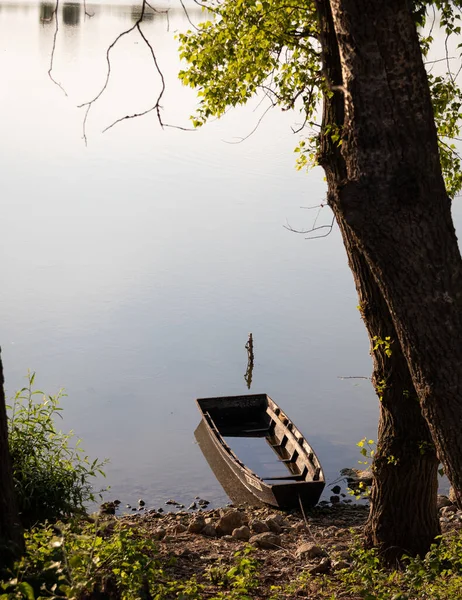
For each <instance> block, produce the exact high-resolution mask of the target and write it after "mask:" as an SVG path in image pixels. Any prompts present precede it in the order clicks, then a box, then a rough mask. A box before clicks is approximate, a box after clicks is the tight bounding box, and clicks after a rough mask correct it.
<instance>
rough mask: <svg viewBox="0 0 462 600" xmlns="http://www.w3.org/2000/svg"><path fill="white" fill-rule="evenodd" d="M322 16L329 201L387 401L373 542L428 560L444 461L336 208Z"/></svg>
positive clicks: (390, 552)
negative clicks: (389, 342) (388, 344)
mask: <svg viewBox="0 0 462 600" xmlns="http://www.w3.org/2000/svg"><path fill="white" fill-rule="evenodd" d="M318 15H319V18H320V31H321V42H322V47H323V59H324V72H325V77H326V80H327V82H328V87H329V88H330V89H328V90H327V93H326V94H325V98H324V115H323V127H322V135H321V139H320V152H319V157H318V158H319V162H320V164H321V165H322V166H324V169H325V171H326V176H327V181H328V186H329V201H330V204H331V206H332V208H333V210H334V213H335V214H336V217H337V222H338V224H339V227H340V231H341V233H342V236H343V240H344V244H345V248H346V250H347V255H348V261H349V265H350V268H351V270H352V272H353V276H354V280H355V284H356V288H357V291H358V296H359V300H360V310H361V314H362V317H363V319H364V322H365V324H366V327H367V330H368V333H369V337H370V340H371V348H372V351H371V353H372V355H373V359H374V375H373V381H374V385H375V388H376V391H377V395H378V396H379V398H380V400H381V402H380V421H379V429H378V442H377V453H376V456H375V459H374V463H373V473H374V483H373V487H372V494H371V511H370V516H369V520H368V523H367V526H366V544H367V545H368V546H375V547H378V548H379V549H380V550H381V552H382V555H383V556H384V558H385V559H386V560H387V561H388V562H393V561H394V560H396V559H398V558H399V557H400V556H401V555H402V554H403V553H407V554H424V553H425V552H426V551H427V550H428V549H429V547H430V545H431V543H432V542H433V541H434V539H435V537H436V536H437V535H438V534H439V531H440V530H439V521H438V518H437V512H436V495H437V466H438V461H437V458H436V453H435V449H434V446H433V443H432V439H431V436H430V432H429V429H428V426H427V424H426V422H425V420H424V418H423V417H422V414H421V411H420V407H419V403H418V400H417V396H416V392H415V389H414V386H413V382H412V379H411V375H410V372H409V368H408V365H407V362H406V359H405V357H404V356H403V354H402V352H401V348H400V346H399V344H397V343H395V344H392V347H391V348H390V350H391V353H390V352H389V351H388V352H385V351H384V349H385V345H384V344H382V345H381V344H377V340H383V341H385V338H386V337H388V336H389V337H390V338H391V339H395V338H396V332H395V328H394V324H393V320H392V317H391V315H390V311H389V309H388V306H387V304H386V302H385V301H384V298H383V296H382V293H381V290H380V289H379V287H378V285H377V283H376V281H375V279H374V277H373V275H372V272H371V270H370V267H369V264H368V263H367V261H366V259H365V257H364V255H363V253H362V251H361V248H360V246H358V243H357V241H356V238H355V236H354V234H353V232H352V230H351V228H350V227H349V225H348V224H347V223H346V222H345V220H344V219H343V215H342V213H341V212H340V211H339V210H338V207H337V204H336V202H332V192H331V190H332V189H334V190H336V189H337V186H338V185H339V182H343V181H345V180H346V178H347V168H346V162H345V160H344V158H343V156H342V152H341V150H342V146H339V145H338V144H337V143H335V142H334V141H333V139H332V133H336V132H341V131H342V130H343V123H344V114H345V113H344V103H343V94H342V92H341V83H342V72H341V62H340V55H339V48H338V44H337V39H336V33H335V30H334V27H333V20H332V13H331V11H330V6H329V4H328V2H321V1H320V2H318ZM388 354H390V355H389V356H388Z"/></svg>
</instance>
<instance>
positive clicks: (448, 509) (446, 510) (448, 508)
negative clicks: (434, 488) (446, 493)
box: [440, 504, 457, 517]
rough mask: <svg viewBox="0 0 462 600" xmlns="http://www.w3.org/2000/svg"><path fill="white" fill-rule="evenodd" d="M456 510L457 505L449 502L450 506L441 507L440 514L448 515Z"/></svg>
mask: <svg viewBox="0 0 462 600" xmlns="http://www.w3.org/2000/svg"><path fill="white" fill-rule="evenodd" d="M455 512H457V506H454V505H452V504H451V506H443V508H442V509H441V510H440V514H441V515H442V516H443V517H449V515H450V514H451V513H455Z"/></svg>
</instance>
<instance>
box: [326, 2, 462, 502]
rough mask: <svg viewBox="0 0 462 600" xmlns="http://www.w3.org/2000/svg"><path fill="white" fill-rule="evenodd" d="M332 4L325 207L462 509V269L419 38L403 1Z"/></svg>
mask: <svg viewBox="0 0 462 600" xmlns="http://www.w3.org/2000/svg"><path fill="white" fill-rule="evenodd" d="M323 4H324V2H323ZM329 4H330V7H331V10H332V16H333V23H334V28H335V34H336V40H337V45H338V48H339V55H340V63H341V69H342V73H341V81H340V82H339V86H340V87H339V89H341V91H342V97H343V106H344V114H345V118H344V128H343V138H342V146H341V154H342V156H343V159H344V162H345V167H346V168H345V173H344V176H343V177H342V178H338V177H336V176H335V174H334V176H332V177H330V178H329V177H328V183H329V201H330V203H331V205H332V206H333V207H334V211H335V212H336V214H337V216H338V218H339V219H341V220H343V221H344V222H345V224H346V226H347V227H348V228H349V230H350V231H351V233H352V236H353V237H354V239H355V242H356V243H357V245H358V247H359V248H360V251H361V253H362V255H363V256H364V257H365V259H366V261H367V263H368V266H369V269H370V271H371V273H372V274H373V276H374V278H375V280H376V281H377V283H378V285H379V287H380V290H381V292H382V295H383V297H384V299H385V301H386V303H387V305H388V308H389V311H390V314H391V316H392V319H393V323H394V325H395V331H396V337H397V339H394V343H395V344H396V345H398V343H399V344H400V345H401V348H402V351H403V354H404V356H405V358H406V360H407V363H408V365H409V369H410V372H411V375H412V380H413V382H414V387H415V390H416V392H417V394H418V397H419V400H420V405H421V409H422V412H423V415H424V417H425V419H426V421H427V423H428V425H429V427H430V431H431V434H432V437H433V441H434V442H435V446H436V450H437V454H438V456H439V458H440V459H441V461H442V462H443V465H444V468H445V471H446V473H447V475H448V477H449V479H450V480H451V482H452V484H453V485H454V488H455V490H456V494H457V497H458V503H459V505H460V506H461V507H462V496H461V490H462V438H461V436H460V426H461V423H462V345H461V344H460V342H459V340H460V339H461V338H462V260H461V257H460V253H459V248H458V245H457V238H456V235H455V231H454V226H453V223H452V218H451V208H450V201H449V198H448V197H447V194H446V190H445V187H444V182H443V178H442V175H441V168H440V162H439V154H438V146H437V136H436V129H435V125H434V119H433V110H432V105H431V99H430V92H429V87H428V82H427V77H426V73H425V68H424V65H423V62H422V56H421V51H420V47H419V42H418V37H417V32H416V29H415V25H414V22H413V20H412V17H411V14H410V13H409V11H408V9H407V8H406V3H405V2H402V0H388V1H387V2H383V1H382V0H330V2H329Z"/></svg>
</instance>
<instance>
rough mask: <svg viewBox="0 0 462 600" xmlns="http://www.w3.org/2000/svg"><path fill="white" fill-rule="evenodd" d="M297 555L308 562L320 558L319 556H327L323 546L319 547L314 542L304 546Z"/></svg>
mask: <svg viewBox="0 0 462 600" xmlns="http://www.w3.org/2000/svg"><path fill="white" fill-rule="evenodd" d="M295 554H296V556H297V557H298V558H306V559H308V560H311V559H312V558H318V557H319V556H326V553H325V551H324V550H323V549H322V548H321V546H317V545H316V544H314V543H313V542H306V543H305V544H302V545H301V546H299V547H298V548H297V550H296V552H295Z"/></svg>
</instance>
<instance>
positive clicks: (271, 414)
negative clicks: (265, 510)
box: [197, 394, 325, 509]
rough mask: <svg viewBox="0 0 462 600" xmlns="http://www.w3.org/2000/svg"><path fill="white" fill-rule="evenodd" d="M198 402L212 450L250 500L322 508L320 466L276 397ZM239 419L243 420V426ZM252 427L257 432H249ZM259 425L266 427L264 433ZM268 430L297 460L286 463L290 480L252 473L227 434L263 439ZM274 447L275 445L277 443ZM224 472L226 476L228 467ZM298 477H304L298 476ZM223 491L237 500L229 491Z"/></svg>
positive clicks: (284, 461) (274, 504)
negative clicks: (320, 505) (228, 440)
mask: <svg viewBox="0 0 462 600" xmlns="http://www.w3.org/2000/svg"><path fill="white" fill-rule="evenodd" d="M197 403H198V406H199V409H200V411H201V413H202V417H203V423H204V426H205V431H206V432H207V434H208V436H209V438H210V441H211V443H212V446H210V445H209V449H210V447H213V449H214V452H216V453H217V454H218V455H219V456H220V458H221V463H222V465H226V467H227V469H228V470H229V473H230V474H232V478H233V479H234V481H239V483H240V485H241V486H243V488H245V489H246V491H247V492H248V494H250V497H253V498H254V499H255V500H256V501H257V502H258V503H264V504H269V505H271V506H275V507H278V508H283V509H290V508H297V507H300V505H302V506H303V507H305V508H309V507H311V506H314V505H315V504H317V502H318V501H319V498H320V496H321V494H322V491H323V489H324V486H325V481H324V477H323V474H322V469H321V467H320V464H319V461H318V459H317V457H316V455H315V454H314V452H313V450H312V449H311V447H310V446H309V445H308V444H307V442H306V441H305V439H304V438H303V436H302V435H301V433H300V432H299V431H298V429H297V428H296V427H295V426H294V425H293V423H292V422H291V421H290V419H288V417H287V416H286V415H285V413H282V411H281V410H280V408H279V407H278V406H277V405H276V403H275V402H274V401H273V400H271V398H269V397H268V396H266V395H265V394H256V395H248V396H232V397H223V398H209V399H199V400H197ZM239 415H243V416H242V418H241V419H240V421H239ZM217 423H218V425H217ZM236 423H238V425H236ZM251 423H252V424H253V426H255V425H256V426H257V427H256V428H255V427H254V428H253V429H245V427H249V425H250V424H251ZM259 425H261V426H262V427H260V428H258V426H259ZM265 427H266V428H267V431H268V432H269V434H268V436H267V441H268V440H271V441H272V442H273V441H274V440H276V441H281V444H274V446H277V447H278V452H279V453H281V454H282V452H284V453H285V454H282V455H283V456H284V455H287V456H291V457H292V459H293V460H291V459H290V458H286V459H285V460H281V462H283V463H288V464H289V465H290V468H291V469H292V471H288V473H289V475H287V476H281V477H279V479H277V478H275V477H273V478H272V477H268V478H266V479H267V480H266V481H265V478H264V477H261V476H259V475H257V474H256V473H254V472H253V471H251V470H250V469H249V468H248V467H247V466H246V465H245V464H244V463H243V462H242V461H241V460H240V458H239V456H237V455H236V454H235V453H234V452H233V450H232V449H231V448H230V446H229V445H228V444H227V443H226V441H225V439H224V435H226V436H230V435H231V436H235V437H240V436H242V437H254V436H256V437H262V435H263V434H262V435H260V434H259V433H258V432H260V431H262V430H264V428H265ZM239 428H240V429H239ZM223 434H224V435H223ZM270 445H272V446H273V443H271V444H270ZM273 449H274V448H273ZM294 457H295V458H294ZM206 458H207V456H206ZM207 460H208V458H207ZM209 463H210V460H209ZM221 471H222V472H223V468H222V469H221ZM298 472H299V473H300V474H298V475H297V474H294V473H298ZM290 473H292V475H291V474H290ZM218 479H219V480H220V478H218ZM269 480H274V482H270V481H269ZM223 487H224V488H225V491H227V493H228V495H229V496H230V497H231V499H233V497H232V495H231V494H230V493H229V491H228V490H227V489H226V487H225V486H223ZM228 489H229V486H228Z"/></svg>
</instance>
